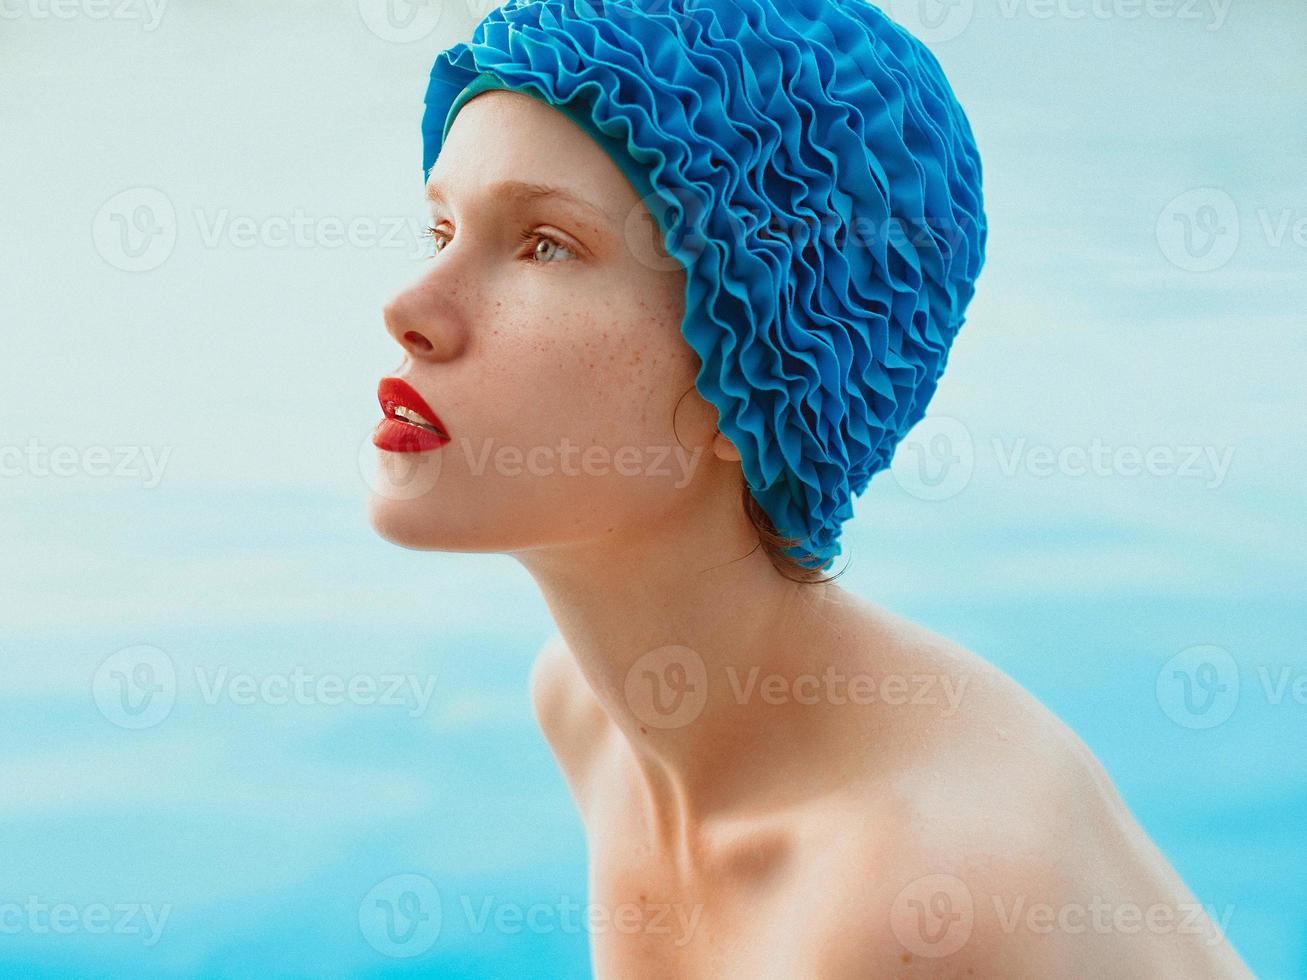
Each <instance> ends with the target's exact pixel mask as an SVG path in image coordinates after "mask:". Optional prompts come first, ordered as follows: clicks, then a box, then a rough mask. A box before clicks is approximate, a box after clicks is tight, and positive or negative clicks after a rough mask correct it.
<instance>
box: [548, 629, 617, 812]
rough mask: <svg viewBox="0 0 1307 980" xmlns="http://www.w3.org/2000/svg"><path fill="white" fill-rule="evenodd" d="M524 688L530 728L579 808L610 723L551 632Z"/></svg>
mask: <svg viewBox="0 0 1307 980" xmlns="http://www.w3.org/2000/svg"><path fill="white" fill-rule="evenodd" d="M530 686H531V704H532V707H533V709H534V712H535V717H536V723H537V724H538V725H539V726H540V731H541V732H542V733H543V734H544V736H545V740H546V741H547V742H548V743H549V747H550V749H551V750H552V751H553V753H554V757H555V758H556V759H557V760H558V765H559V768H561V769H562V771H563V776H564V778H565V779H566V780H567V782H568V785H569V786H570V788H571V790H572V795H573V796H574V797H575V798H576V800H577V803H578V806H580V805H582V803H583V801H584V798H585V797H586V796H587V795H588V790H589V784H590V782H591V775H592V770H593V768H594V761H595V759H596V757H597V755H598V752H599V751H600V749H601V748H602V746H603V744H604V742H605V741H606V740H607V738H608V737H609V735H610V734H611V729H612V722H611V720H610V719H609V717H608V715H607V713H606V712H605V711H604V709H603V708H602V706H600V704H599V702H598V700H597V699H596V698H595V696H594V692H593V691H592V690H591V689H590V685H589V682H587V681H586V679H585V675H584V674H582V673H581V668H580V667H578V666H577V663H576V660H575V658H574V657H573V656H572V652H571V651H570V650H569V649H568V647H567V644H566V643H565V642H564V640H563V638H562V637H561V636H559V635H558V634H557V633H555V634H554V635H552V636H551V637H549V639H548V640H546V641H545V643H544V645H543V646H542V647H541V648H540V652H539V653H538V654H537V655H536V659H535V663H534V664H533V665H532V668H531V681H530Z"/></svg>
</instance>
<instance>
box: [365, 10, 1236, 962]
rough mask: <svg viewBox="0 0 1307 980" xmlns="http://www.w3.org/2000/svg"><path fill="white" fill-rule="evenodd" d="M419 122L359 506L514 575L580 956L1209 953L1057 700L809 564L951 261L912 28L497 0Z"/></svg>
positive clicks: (939, 359) (921, 342)
mask: <svg viewBox="0 0 1307 980" xmlns="http://www.w3.org/2000/svg"><path fill="white" fill-rule="evenodd" d="M423 128H424V134H425V137H426V147H425V161H424V164H425V166H424V174H425V175H426V178H427V196H428V200H429V203H430V207H431V230H430V233H431V236H432V238H433V243H434V244H433V255H432V256H431V258H430V259H429V262H428V264H427V265H425V266H424V268H423V269H422V271H421V273H420V275H419V276H418V277H417V279H416V280H415V281H414V282H413V284H412V285H411V286H409V287H408V288H407V289H405V290H403V291H402V292H401V293H399V294H398V295H397V296H396V297H394V298H393V299H392V300H391V301H390V303H389V304H388V305H387V306H386V309H385V321H386V326H387V328H388V329H389V331H390V333H391V334H392V335H393V336H394V338H395V339H396V341H398V342H399V343H400V344H401V345H402V347H403V349H404V353H405V359H404V363H403V366H402V368H401V369H400V370H399V372H398V374H397V376H396V377H395V378H389V379H385V380H384V381H383V382H382V385H381V389H380V393H379V394H380V400H381V404H382V409H383V413H384V419H383V421H382V422H381V423H380V425H379V426H378V428H377V431H376V433H375V435H374V441H375V442H376V444H377V445H378V447H379V448H381V450H382V458H383V462H384V463H385V464H386V465H385V466H384V467H383V470H384V471H385V473H386V474H389V477H390V483H389V484H385V485H383V486H382V489H381V490H380V491H379V492H377V493H376V494H374V496H373V500H372V505H371V518H372V522H373V524H374V526H375V527H376V529H377V530H378V531H379V533H381V534H382V535H384V536H385V537H386V538H388V539H389V540H392V541H394V542H396V543H398V544H401V545H404V546H406V547H410V548H420V549H437V550H444V551H477V552H502V553H506V554H510V555H512V556H514V557H515V558H516V559H517V560H518V561H520V562H521V563H522V565H523V566H524V567H525V568H526V569H527V570H528V572H529V573H530V574H531V575H532V576H533V577H534V579H535V581H536V582H537V583H538V584H539V586H540V588H541V590H542V592H543V594H544V596H545V599H546V600H547V602H548V605H549V608H550V610H551V612H552V614H553V616H554V618H555V620H556V623H557V626H558V632H557V634H556V635H555V636H554V637H553V638H552V639H551V640H550V641H549V642H547V643H546V644H545V646H544V648H543V650H542V651H541V653H540V656H539V658H538V661H537V663H536V665H535V668H534V671H533V676H532V681H531V684H532V694H533V699H534V704H535V708H536V713H537V717H538V720H539V723H540V725H541V727H542V729H543V731H544V733H545V735H546V737H547V739H548V741H549V743H550V745H551V746H552V748H553V750H554V752H555V754H556V756H557V758H558V761H559V764H560V766H561V768H562V770H563V773H564V776H565V777H566V780H567V783H568V785H569V787H570V789H571V791H572V793H573V795H574V797H575V800H576V803H577V806H578V809H579V812H580V815H581V818H582V821H583V823H584V826H585V830H586V835H587V840H588V844H589V851H590V867H591V873H590V890H591V894H590V900H591V902H592V903H593V905H594V906H595V908H596V909H597V910H598V911H599V912H600V913H602V915H601V917H600V918H599V919H596V920H593V921H592V925H591V931H592V938H593V947H592V948H593V962H594V969H595V975H596V976H598V977H602V978H633V977H650V978H664V977H684V978H698V977H702V978H722V977H747V978H750V980H753V978H760V977H777V978H786V980H791V978H801V977H814V978H817V977H820V978H846V977H847V978H867V977H887V976H958V977H967V976H973V977H977V978H982V977H1031V978H1041V980H1042V978H1048V977H1076V978H1080V977H1140V978H1149V980H1155V978H1160V977H1177V978H1180V977H1184V978H1194V977H1235V976H1248V971H1247V970H1246V968H1245V967H1244V966H1243V964H1242V963H1241V962H1240V960H1239V957H1238V956H1237V954H1236V953H1235V952H1234V951H1233V949H1232V948H1231V947H1230V945H1229V944H1228V942H1226V941H1225V939H1224V937H1223V934H1222V931H1221V929H1220V928H1219V927H1218V926H1217V925H1216V923H1214V922H1213V921H1212V920H1211V919H1210V918H1209V917H1208V916H1207V915H1206V913H1205V912H1204V911H1203V910H1202V908H1201V907H1200V906H1199V905H1198V903H1197V901H1196V899H1195V898H1194V896H1193V895H1192V894H1191V893H1190V892H1189V891H1188V889H1187V888H1186V887H1185V885H1184V884H1183V882H1182V881H1181V880H1180V879H1179V877H1178V876H1177V875H1176V873H1175V871H1174V870H1173V869H1172V868H1171V867H1170V866H1169V865H1168V863H1167V862H1166V860H1165V859H1164V858H1163V856H1162V855H1161V854H1160V853H1159V851H1158V850H1157V849H1156V847H1155V846H1154V845H1153V844H1152V843H1151V842H1150V841H1149V839H1148V838H1147V836H1146V835H1145V834H1144V833H1143V831H1142V830H1141V829H1140V827H1139V826H1138V824H1137V823H1136V822H1135V821H1134V819H1133V818H1132V817H1131V815H1130V814H1129V812H1128V811H1127V809H1126V807H1125V806H1124V805H1123V803H1122V802H1121V800H1120V798H1119V797H1118V795H1117V793H1116V792H1115V790H1114V788H1113V786H1112V784H1111V782H1110V781H1109V779H1108V777H1107V776H1106V774H1105V773H1104V771H1103V769H1102V767H1101V766H1100V765H1099V764H1098V762H1097V761H1096V760H1095V759H1094V757H1093V756H1092V754H1091V753H1090V752H1089V750H1088V749H1087V748H1086V747H1085V746H1084V744H1083V743H1082V742H1081V741H1080V740H1079V739H1078V738H1077V737H1076V736H1075V735H1074V734H1073V733H1072V732H1070V731H1069V729H1067V728H1066V727H1065V726H1064V725H1063V724H1061V723H1060V722H1059V721H1057V720H1056V719H1055V718H1054V717H1052V715H1051V714H1050V713H1049V712H1048V711H1047V710H1046V709H1045V708H1043V707H1042V706H1041V705H1040V704H1039V703H1038V702H1036V701H1035V700H1034V699H1033V698H1032V697H1031V696H1030V695H1029V694H1027V693H1026V692H1025V691H1024V690H1023V689H1021V688H1020V687H1019V686H1018V685H1017V684H1016V683H1015V682H1013V681H1012V680H1010V679H1009V678H1007V677H1006V676H1004V675H1003V674H1001V673H1000V672H999V671H997V670H996V669H995V668H993V667H991V666H990V665H988V664H987V663H986V662H985V661H983V660H982V659H980V658H979V657H977V656H976V655H975V654H973V653H971V652H969V651H967V650H964V649H961V648H959V647H958V646H957V645H955V644H953V643H951V642H950V641H948V640H947V639H944V638H943V637H940V636H937V635H934V634H932V633H931V632H929V631H927V630H925V629H923V628H921V627H919V626H915V625H913V624H912V623H909V622H906V621H904V620H902V619H900V618H898V617H896V616H894V615H892V614H890V613H889V612H887V611H885V610H883V609H881V608H879V607H877V606H876V605H874V604H872V603H870V602H867V601H864V600H862V599H859V598H857V597H855V596H853V595H851V594H850V593H848V592H847V591H845V590H843V589H841V588H840V587H839V586H838V585H837V584H836V582H835V581H834V580H833V579H831V578H828V577H826V576H825V575H824V574H823V573H824V571H825V570H826V569H828V568H829V567H830V566H831V564H832V562H833V560H834V558H835V557H836V556H837V555H838V554H839V553H840V544H839V531H840V526H841V524H842V523H843V521H844V520H846V519H847V518H848V517H849V516H850V514H851V508H850V501H851V498H852V497H853V496H856V495H857V494H859V493H861V492H862V490H863V489H864V488H865V487H866V485H867V482H868V480H869V479H870V477H871V476H872V475H873V474H874V473H876V472H878V471H879V470H881V469H883V468H885V466H886V465H888V463H889V461H890V459H891V457H892V455H893V450H894V447H895V445H896V444H897V443H898V441H899V440H900V439H901V438H902V436H903V434H904V433H905V432H906V431H907V430H908V429H909V428H911V426H912V425H914V424H915V423H916V422H917V421H919V420H920V419H921V417H922V416H923V414H924V412H925V408H926V404H927V402H928V401H929V399H930V397H931V395H932V393H933V391H934V388H935V384H936V382H937V380H938V378H939V375H940V373H941V372H942V370H943V367H944V364H945V360H946V357H947V351H948V346H949V343H950V342H951V340H952V338H953V336H954V335H955V334H956V332H957V330H958V328H959V327H960V326H961V324H962V321H963V315H964V312H965V309H966V306H967V303H968V301H969V300H970V298H971V295H972V292H973V285H974V282H975V280H976V278H977V276H978V274H979V271H980V267H981V264H982V261H983V250H984V242H985V233H986V228H985V219H984V213H983V209H982V206H981V194H980V176H981V171H980V161H979V155H978V153H977V151H976V148H975V144H974V141H973V138H972V135H971V131H970V127H969V125H968V123H967V120H966V118H965V116H964V115H963V113H962V110H961V108H960V107H959V106H958V105H957V103H956V101H955V99H954V97H953V94H952V91H951V90H950V88H949V86H948V84H947V82H946V81H945V80H944V77H943V74H942V72H941V70H940V68H939V66H938V64H937V63H936V61H935V60H934V59H933V57H931V55H930V54H929V53H928V52H927V51H926V49H925V48H924V47H923V46H922V45H921V44H920V43H919V42H917V41H916V40H915V39H914V38H912V37H911V36H910V35H908V34H907V33H906V32H904V31H902V30H901V29H900V28H898V27H897V26H895V25H894V24H893V23H892V22H890V21H889V20H888V19H887V18H886V17H885V16H884V15H883V14H881V13H880V11H879V10H877V9H876V8H874V7H871V6H868V5H866V4H864V3H862V2H861V0H822V2H820V3H817V2H808V0H672V3H671V5H670V6H668V7H665V8H660V9H657V10H650V9H642V8H641V7H640V6H638V0H621V2H618V3H607V4H605V5H603V7H602V8H600V7H596V6H591V5H589V4H587V3H586V2H585V0H544V2H528V3H518V2H510V3H509V4H507V5H506V6H504V7H501V8H498V9H496V10H494V11H492V12H491V13H490V14H488V15H487V16H486V18H485V19H484V20H483V21H482V22H481V23H480V24H479V25H478V26H477V28H476V31H475V33H474V35H473V38H472V41H471V42H470V44H458V45H455V46H454V47H452V48H450V49H448V50H447V51H444V52H442V53H441V54H440V55H439V57H438V58H437V60H436V64H435V67H434V68H433V70H432V77H431V85H430V88H429V90H428V94H427V113H426V117H425V120H424V127H423ZM400 472H402V473H403V474H404V476H403V479H402V480H401V479H399V477H398V476H397V474H399V473H400Z"/></svg>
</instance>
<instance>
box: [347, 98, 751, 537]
mask: <svg viewBox="0 0 1307 980" xmlns="http://www.w3.org/2000/svg"><path fill="white" fill-rule="evenodd" d="M541 147H544V148H547V149H548V152H542V150H541ZM564 149H565V150H566V153H563V152H561V151H562V150H564ZM507 179H517V180H525V179H529V180H531V181H533V182H537V183H542V184H549V185H552V186H558V187H563V188H565V189H567V190H569V191H571V192H573V193H575V194H576V195H577V196H579V197H582V198H584V199H585V200H587V201H590V202H592V203H593V204H594V205H595V206H596V207H597V208H599V209H600V211H601V212H602V214H601V215H596V214H593V213H591V212H589V211H588V210H585V209H582V208H577V207H574V206H571V205H566V204H560V203H552V202H547V201H540V202H537V203H532V204H525V205H523V206H518V205H517V204H516V202H512V201H509V200H508V199H507V198H505V196H504V195H495V194H491V193H488V192H487V191H486V188H487V187H489V186H490V185H492V184H494V183H495V182H496V181H500V180H507ZM430 181H431V182H432V183H435V184H436V185H438V186H439V187H440V188H441V189H442V191H443V193H444V196H445V198H446V200H447V201H448V205H447V206H446V205H440V206H438V207H436V208H435V209H433V211H432V213H431V221H432V224H433V225H435V226H436V227H438V228H439V229H440V231H441V232H442V234H443V235H444V236H445V242H444V244H443V246H442V248H441V249H440V251H439V253H438V254H436V255H435V256H433V257H431V258H429V259H427V260H425V262H424V264H423V265H422V266H421V268H420V269H419V271H418V273H417V275H416V277H415V279H414V280H413V282H412V283H411V284H410V285H409V286H407V287H406V288H404V289H403V290H401V291H400V292H399V293H398V294H397V295H396V296H394V297H393V298H392V299H391V300H390V302H389V303H387V305H386V308H385V321H386V326H387V328H388V330H389V331H390V333H391V334H392V335H393V336H394V337H395V339H396V340H398V341H399V342H400V343H401V344H402V345H403V346H404V347H405V350H406V352H407V353H408V355H409V363H408V365H407V368H406V371H404V372H400V373H402V374H404V376H405V377H406V380H408V381H409V382H410V383H412V384H413V386H414V387H415V388H417V390H418V391H419V392H421V393H422V394H423V396H424V397H425V398H426V399H427V401H428V403H429V404H430V405H431V407H432V408H433V410H434V411H435V412H436V413H437V414H438V415H439V416H440V418H441V421H442V422H443V423H444V424H445V426H446V428H447V429H448V430H449V434H450V435H451V436H452V437H453V439H454V443H453V444H451V445H449V446H446V447H445V448H444V449H442V450H441V451H440V464H439V472H438V476H437V478H436V479H435V481H434V485H433V487H432V489H431V491H430V492H429V493H425V494H422V495H421V496H418V497H416V498H414V499H408V498H406V497H401V496H399V495H387V494H378V495H375V496H374V497H373V499H372V501H371V505H370V514H371V518H372V522H373V525H374V526H375V527H376V528H377V530H378V531H379V532H380V533H381V534H382V535H384V536H385V537H387V538H389V539H390V540H392V541H395V542H396V543H399V544H402V545H404V546H406V547H410V548H424V549H440V550H447V551H491V552H508V553H512V552H514V551H516V550H519V549H523V548H538V547H540V546H542V545H545V544H548V543H551V542H554V543H565V542H570V541H575V540H577V539H578V538H582V539H583V538H585V537H586V536H590V535H597V534H602V533H605V532H607V531H610V530H611V529H613V528H620V527H623V526H626V525H630V524H631V523H633V522H649V521H653V520H658V521H665V520H677V519H680V520H695V519H696V518H695V516H694V515H695V512H696V511H701V510H702V509H703V503H704V498H705V495H706V494H711V495H712V496H713V497H714V498H715V497H717V496H718V494H717V492H716V491H717V489H719V488H722V487H724V486H726V485H728V484H729V485H732V486H735V487H738V486H739V484H740V482H741V481H742V475H741V474H740V473H739V466H738V462H736V461H735V460H734V458H733V457H734V455H735V454H734V447H732V446H730V445H729V442H728V441H727V440H726V439H725V438H724V437H720V436H718V435H717V434H716V432H715V429H716V422H717V413H716V409H715V408H714V407H713V406H712V405H710V404H709V403H708V402H706V401H704V400H703V399H702V398H701V397H699V395H698V393H697V391H695V392H691V394H690V395H689V396H687V397H686V398H684V399H683V400H681V402H680V404H679V407H678V405H677V400H678V399H680V398H681V395H682V394H683V393H684V392H686V390H687V389H690V388H692V386H693V384H694V377H695V374H696V373H697V372H698V368H699V361H698V357H697V355H695V353H694V351H693V350H692V349H691V348H690V347H689V345H688V344H686V342H685V340H684V338H683V337H682V336H681V333H680V324H681V320H682V317H683V314H684V291H685V274H684V272H683V270H681V269H680V268H679V267H678V268H676V269H674V270H670V271H668V270H664V269H653V268H650V267H649V264H647V263H643V262H641V261H640V260H639V258H638V257H637V256H636V255H635V254H634V253H633V252H632V251H631V249H629V248H627V247H626V244H625V242H624V240H623V233H624V232H623V230H624V227H625V222H626V216H627V214H628V213H629V212H630V211H632V210H633V209H640V210H644V205H643V204H642V203H641V202H640V200H639V197H638V195H637V194H636V192H635V190H634V189H633V188H632V187H631V185H630V183H629V182H628V181H627V180H626V178H625V177H624V176H623V175H622V173H621V171H620V170H619V169H618V168H617V166H616V165H615V164H614V163H613V162H612V160H611V159H610V158H609V157H608V156H607V155H606V154H605V153H604V152H603V151H602V150H601V149H599V148H598V147H597V146H595V145H594V144H593V143H592V142H591V141H590V139H589V138H588V137H587V136H586V135H585V134H584V132H583V131H581V130H580V129H579V128H577V127H576V126H575V124H573V123H572V122H571V121H570V120H569V119H567V118H566V117H565V116H563V115H561V114H559V113H557V112H554V111H553V110H552V109H550V108H549V107H548V106H545V105H544V104H542V103H540V102H538V101H537V100H535V99H532V98H531V97H529V96H525V95H521V94H519V93H514V92H500V91H490V92H486V93H483V94H481V95H478V96H477V97H476V98H475V99H473V100H471V101H470V102H468V104H467V105H466V106H464V108H463V109H462V110H461V111H460V112H459V114H458V116H457V117H456V119H455V122H454V125H453V126H452V127H451V129H450V133H449V139H448V140H447V142H446V144H445V146H444V148H443V150H442V153H441V155H440V157H439V159H438V160H437V162H436V164H435V166H434V167H433V169H432V173H431V177H430ZM646 214H647V211H646ZM649 220H652V219H651V218H650V219H649ZM534 229H539V230H541V231H542V232H545V233H549V234H553V235H555V236H556V237H557V238H558V240H559V241H561V242H562V243H563V245H564V246H565V247H566V248H568V249H571V250H572V255H573V256H574V257H569V256H568V254H567V253H566V252H558V251H557V250H556V251H555V255H554V257H552V258H550V259H548V260H545V261H540V260H534V259H532V257H531V253H532V252H533V251H534V250H535V243H531V244H529V245H526V246H524V245H522V243H521V241H520V236H521V234H522V233H523V232H525V231H529V230H534ZM573 245H575V246H578V247H575V248H573ZM414 335H416V336H418V337H421V338H425V341H426V342H427V343H425V344H423V343H415V342H413V341H412V339H411V338H412V337H413V336H414ZM426 348H429V349H426ZM674 409H676V428H675V432H674V431H673V410H674ZM678 437H679V438H678ZM564 438H566V439H568V440H570V442H571V443H572V444H573V445H578V446H579V447H580V448H578V449H576V450H574V451H573V455H572V457H571V459H572V462H573V469H574V470H576V469H584V472H581V473H576V472H573V473H571V474H568V473H565V472H564V461H565V457H564V455H563V443H562V440H563V439H564ZM678 445H680V446H684V447H686V449H687V450H689V451H693V450H694V449H695V448H696V447H698V448H699V449H700V450H701V452H700V455H699V458H698V464H697V466H696V468H695V471H694V472H693V474H692V475H693V479H692V480H691V481H689V483H688V485H686V486H681V487H677V486H675V484H676V483H678V482H681V481H682V477H683V473H684V468H685V467H681V468H677V467H667V466H664V467H663V469H670V470H671V472H668V473H650V474H642V475H640V476H634V477H633V476H632V475H630V474H629V472H628V473H627V474H626V475H623V474H622V473H620V472H618V470H619V467H618V461H619V459H620V457H619V456H618V453H619V452H620V451H621V450H622V449H623V448H624V447H634V448H635V449H638V450H639V452H640V454H641V455H639V456H638V458H637V461H636V462H635V463H633V464H632V466H631V467H630V468H634V469H642V470H657V469H659V467H657V466H656V460H657V457H655V456H653V455H644V454H645V453H646V452H647V450H648V447H660V446H666V447H676V446H678ZM588 446H594V447H597V450H596V452H599V451H602V455H601V456H599V457H597V458H599V459H602V460H603V463H602V464H599V463H597V464H595V465H592V466H589V467H588V468H583V467H581V462H580V461H581V460H582V458H583V457H582V456H581V453H582V452H583V451H584V448H585V447H588ZM503 447H512V448H516V449H518V450H520V451H521V453H522V454H523V455H525V454H526V453H527V452H529V451H531V450H532V449H533V448H535V449H537V451H538V454H539V455H538V456H537V459H538V460H540V463H539V465H537V466H536V467H535V469H534V470H529V469H528V468H527V467H526V466H525V465H524V464H523V463H521V462H519V463H518V464H517V465H513V464H512V463H506V464H504V465H498V464H497V462H496V460H502V459H503V458H504V457H502V456H497V455H496V451H498V450H500V449H501V448H503ZM487 448H489V455H488V456H485V457H484V459H485V462H484V464H483V465H481V466H478V465H477V461H478V460H480V459H483V456H482V454H483V453H484V452H485V451H486V450H487ZM723 456H724V457H725V458H720V457H723ZM415 462H416V463H418V464H421V463H422V461H420V460H418V461H415ZM698 519H701V518H698Z"/></svg>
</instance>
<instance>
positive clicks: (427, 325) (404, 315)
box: [382, 277, 464, 361]
mask: <svg viewBox="0 0 1307 980" xmlns="http://www.w3.org/2000/svg"><path fill="white" fill-rule="evenodd" d="M382 316H383V319H384V320H385V324H386V331H387V333H389V334H390V335H391V336H392V337H394V338H395V340H396V341H397V342H398V343H399V345H400V346H401V347H403V348H404V351H405V352H406V353H407V354H408V355H409V356H410V357H412V358H413V359H414V360H428V361H430V360H437V361H444V360H449V359H451V358H454V357H457V356H458V355H459V353H460V352H461V351H462V349H463V346H464V331H463V329H462V317H461V315H460V313H459V311H458V310H457V309H456V307H455V304H454V303H453V302H452V299H451V297H450V296H449V295H448V291H447V290H445V289H442V288H441V286H440V285H438V284H437V283H435V282H432V281H431V280H430V279H427V278H425V277H424V278H423V279H420V280H419V281H417V282H415V283H413V284H412V285H411V286H408V287H407V288H405V289H403V290H401V291H400V292H398V293H396V294H395V295H394V296H393V297H391V298H390V299H389V300H388V301H387V302H386V304H385V306H384V307H383V308H382Z"/></svg>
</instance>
